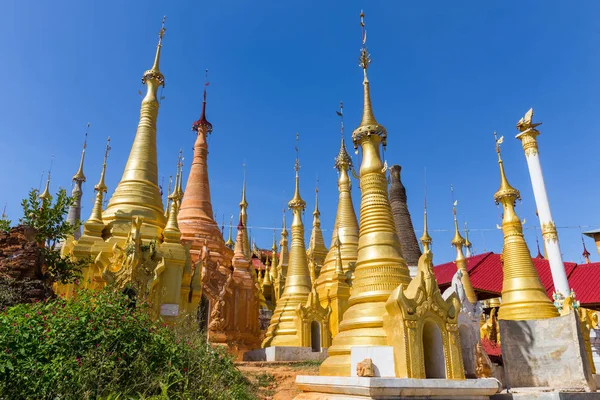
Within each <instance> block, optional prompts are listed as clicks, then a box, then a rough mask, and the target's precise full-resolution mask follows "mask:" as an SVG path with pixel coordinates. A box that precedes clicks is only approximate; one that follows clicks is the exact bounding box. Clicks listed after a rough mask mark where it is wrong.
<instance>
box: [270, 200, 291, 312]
mask: <svg viewBox="0 0 600 400" xmlns="http://www.w3.org/2000/svg"><path fill="white" fill-rule="evenodd" d="M288 263H289V250H288V231H287V228H286V222H285V210H283V228H282V229H281V240H280V241H279V260H278V262H277V267H276V271H277V273H276V274H275V275H273V276H274V277H275V278H274V279H273V287H274V288H275V301H276V302H277V301H279V299H280V298H281V294H282V293H283V288H284V287H285V278H286V275H287V272H288Z"/></svg>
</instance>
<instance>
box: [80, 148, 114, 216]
mask: <svg viewBox="0 0 600 400" xmlns="http://www.w3.org/2000/svg"><path fill="white" fill-rule="evenodd" d="M110 149H111V147H110V137H109V138H108V139H107V140H106V149H105V150H104V163H103V164H102V172H101V173H100V180H99V181H98V183H97V184H96V186H94V191H95V192H96V200H95V201H94V207H93V208H92V214H91V215H90V218H89V219H88V220H87V222H86V224H87V223H89V222H92V223H95V224H102V203H103V202H104V193H106V192H107V191H108V188H107V187H106V183H105V182H104V177H105V176H106V160H107V159H108V152H109V151H110Z"/></svg>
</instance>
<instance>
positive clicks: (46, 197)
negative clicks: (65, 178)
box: [39, 156, 54, 200]
mask: <svg viewBox="0 0 600 400" xmlns="http://www.w3.org/2000/svg"><path fill="white" fill-rule="evenodd" d="M53 163H54V156H52V158H51V159H50V169H49V170H48V178H47V179H46V187H45V188H44V191H43V192H42V194H40V196H39V197H40V199H42V200H50V199H52V195H51V194H50V175H51V174H52V164H53Z"/></svg>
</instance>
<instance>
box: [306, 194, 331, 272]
mask: <svg viewBox="0 0 600 400" xmlns="http://www.w3.org/2000/svg"><path fill="white" fill-rule="evenodd" d="M306 255H307V256H308V257H309V258H311V259H312V260H313V261H314V263H315V274H316V276H319V274H320V273H321V268H323V264H324V262H325V256H327V247H325V241H324V240H323V231H322V230H321V212H320V211H319V187H318V186H317V188H316V189H315V211H313V225H312V231H311V234H310V241H309V244H308V250H306Z"/></svg>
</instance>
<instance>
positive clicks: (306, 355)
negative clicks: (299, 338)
mask: <svg viewBox="0 0 600 400" xmlns="http://www.w3.org/2000/svg"><path fill="white" fill-rule="evenodd" d="M326 358H327V349H321V351H313V350H312V348H311V347H295V346H272V347H266V348H264V349H257V350H252V351H248V352H246V353H245V354H244V361H323V360H324V359H326Z"/></svg>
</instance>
